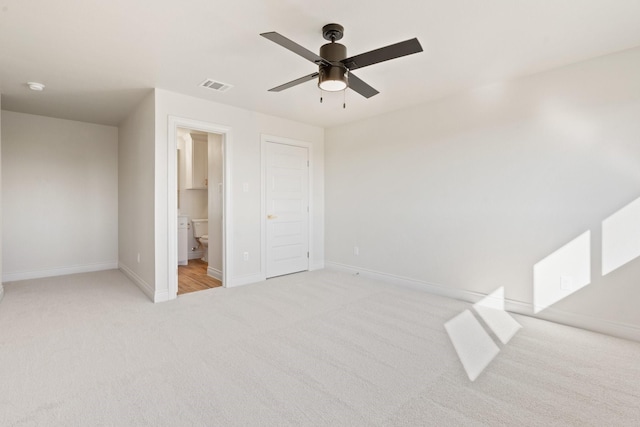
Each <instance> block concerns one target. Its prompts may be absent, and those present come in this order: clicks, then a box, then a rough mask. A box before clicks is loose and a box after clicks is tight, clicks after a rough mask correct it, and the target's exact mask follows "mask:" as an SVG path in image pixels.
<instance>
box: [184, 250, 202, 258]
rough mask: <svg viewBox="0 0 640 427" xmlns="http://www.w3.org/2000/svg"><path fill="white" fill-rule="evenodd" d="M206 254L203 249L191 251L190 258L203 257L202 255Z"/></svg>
mask: <svg viewBox="0 0 640 427" xmlns="http://www.w3.org/2000/svg"><path fill="white" fill-rule="evenodd" d="M203 255H204V252H203V251H193V252H189V256H188V258H189V259H201V258H202V256H203Z"/></svg>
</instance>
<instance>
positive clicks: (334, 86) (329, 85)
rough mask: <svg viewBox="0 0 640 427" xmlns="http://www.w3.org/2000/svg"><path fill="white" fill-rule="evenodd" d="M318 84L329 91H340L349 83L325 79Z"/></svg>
mask: <svg viewBox="0 0 640 427" xmlns="http://www.w3.org/2000/svg"><path fill="white" fill-rule="evenodd" d="M318 86H319V87H320V89H322V90H326V91H327V92H339V91H341V90H345V89H346V88H347V83H346V82H344V81H342V80H325V81H322V82H320V83H319V84H318Z"/></svg>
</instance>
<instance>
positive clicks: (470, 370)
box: [444, 310, 500, 381]
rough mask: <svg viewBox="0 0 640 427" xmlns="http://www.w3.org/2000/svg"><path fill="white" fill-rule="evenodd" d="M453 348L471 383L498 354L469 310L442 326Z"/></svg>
mask: <svg viewBox="0 0 640 427" xmlns="http://www.w3.org/2000/svg"><path fill="white" fill-rule="evenodd" d="M444 328H445V329H446V330H447V333H448V334H449V338H450V339H451V342H452V343H453V347H454V348H455V350H456V353H458V357H459V358H460V361H461V362H462V366H463V367H464V370H465V371H466V372H467V376H468V377H469V379H470V380H471V381H474V380H475V379H476V378H478V375H480V374H481V373H482V371H484V369H485V368H486V367H487V366H488V365H489V363H491V361H492V360H493V359H494V358H495V357H496V356H497V354H498V353H499V352H500V349H499V348H498V346H497V345H496V344H495V343H494V342H493V340H492V339H491V337H490V336H489V334H488V333H487V332H486V331H485V330H484V329H483V328H482V325H481V324H480V322H478V320H477V319H476V318H475V317H474V315H473V314H472V313H471V311H469V310H465V311H463V312H462V313H460V314H458V315H457V316H456V317H454V318H453V319H451V320H449V321H448V322H447V323H445V324H444Z"/></svg>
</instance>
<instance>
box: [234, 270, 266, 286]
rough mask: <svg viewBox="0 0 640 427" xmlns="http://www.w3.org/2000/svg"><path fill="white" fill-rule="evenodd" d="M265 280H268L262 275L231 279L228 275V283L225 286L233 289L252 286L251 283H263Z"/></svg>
mask: <svg viewBox="0 0 640 427" xmlns="http://www.w3.org/2000/svg"><path fill="white" fill-rule="evenodd" d="M265 280H267V278H266V277H264V275H263V274H262V273H256V274H247V275H246V276H239V277H229V276H228V275H227V283H225V286H226V287H227V288H232V287H234V286H243V285H250V284H251V283H257V282H263V281H265Z"/></svg>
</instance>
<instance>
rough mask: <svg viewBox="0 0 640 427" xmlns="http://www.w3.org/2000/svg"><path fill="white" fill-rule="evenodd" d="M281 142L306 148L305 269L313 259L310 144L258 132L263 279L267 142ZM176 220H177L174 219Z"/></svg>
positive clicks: (263, 271) (264, 272)
mask: <svg viewBox="0 0 640 427" xmlns="http://www.w3.org/2000/svg"><path fill="white" fill-rule="evenodd" d="M270 143H272V144H282V145H293V146H295V147H302V148H306V149H307V156H308V157H307V159H308V160H309V168H308V173H309V180H308V186H309V188H308V194H309V215H308V217H307V220H308V221H309V226H308V227H307V230H308V233H309V236H308V242H309V260H308V263H307V270H306V271H311V269H312V268H311V260H312V259H314V257H313V255H314V252H313V247H314V241H313V236H314V235H315V230H314V229H313V212H314V206H313V166H314V163H313V150H312V148H313V147H312V144H311V143H309V142H305V141H299V140H296V139H291V138H284V137H280V136H274V135H267V134H260V158H261V165H260V178H261V179H260V180H261V184H262V185H261V192H262V195H261V198H260V214H261V215H262V221H261V222H260V242H261V251H260V252H261V253H262V255H261V259H260V265H261V268H260V270H261V274H262V277H264V278H265V279H266V278H267V144H270ZM176 221H177V220H176Z"/></svg>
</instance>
